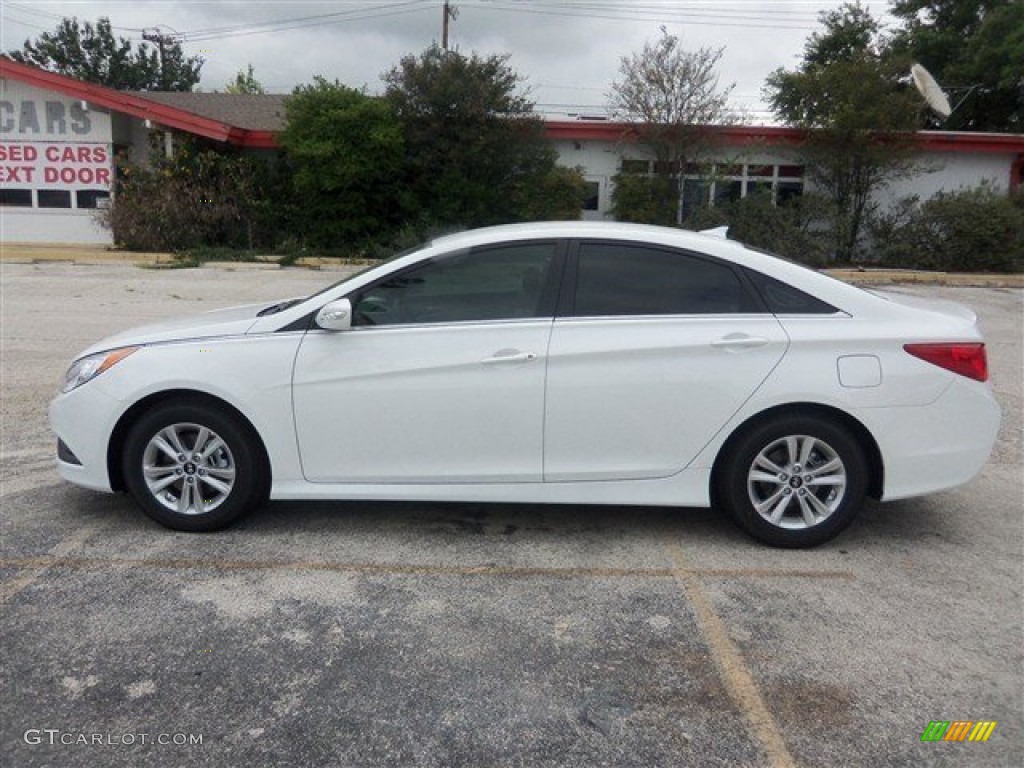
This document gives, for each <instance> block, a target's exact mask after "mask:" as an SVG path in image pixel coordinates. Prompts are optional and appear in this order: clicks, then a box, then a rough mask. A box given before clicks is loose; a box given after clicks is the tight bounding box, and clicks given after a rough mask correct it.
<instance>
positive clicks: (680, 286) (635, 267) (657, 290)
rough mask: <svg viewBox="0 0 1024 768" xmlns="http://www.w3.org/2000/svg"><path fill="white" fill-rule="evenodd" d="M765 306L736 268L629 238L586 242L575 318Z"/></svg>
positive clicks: (579, 269) (727, 310) (727, 311)
mask: <svg viewBox="0 0 1024 768" xmlns="http://www.w3.org/2000/svg"><path fill="white" fill-rule="evenodd" d="M759 311H763V310H761V309H760V308H759V307H758V306H757V304H756V303H755V301H754V299H753V297H751V296H750V294H749V293H748V292H747V290H746V288H745V287H744V285H743V283H742V282H741V281H740V278H739V275H738V274H737V273H736V271H735V270H733V268H732V267H730V266H728V265H726V264H721V263H719V262H716V261H713V260H710V259H704V258H699V257H697V256H693V255H690V254H687V253H683V252H680V251H672V250H666V249H661V248H656V247H649V246H642V245H632V244H628V243H582V244H581V245H580V247H579V260H578V265H577V270H576V301H575V307H574V311H573V314H574V315H575V316H577V317H599V316H605V315H702V314H716V315H717V314H736V313H753V312H759Z"/></svg>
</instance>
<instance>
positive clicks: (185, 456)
mask: <svg viewBox="0 0 1024 768" xmlns="http://www.w3.org/2000/svg"><path fill="white" fill-rule="evenodd" d="M250 432H251V430H249V429H247V425H245V424H244V423H242V422H241V420H240V419H238V418H237V417H235V416H234V415H232V414H229V413H226V412H224V411H221V410H219V409H217V408H214V407H211V406H209V405H206V404H205V403H197V404H182V403H167V404H164V405H160V406H157V407H156V408H154V409H153V410H150V411H148V412H147V413H145V414H144V415H143V416H142V417H141V418H140V419H139V420H138V421H137V422H136V423H135V424H134V426H133V427H132V429H131V430H130V431H129V433H128V437H127V439H126V441H125V450H124V465H123V470H124V478H125V484H126V485H127V487H128V490H129V491H130V492H131V494H132V496H134V497H135V499H136V501H137V502H138V503H139V505H140V506H141V507H142V509H143V511H144V512H145V513H146V514H147V515H149V516H150V517H151V518H153V519H154V520H156V521H157V522H159V523H162V524H163V525H166V526H167V527H168V528H173V529H175V530H178V531H214V530H218V529H220V528H224V527H225V526H227V525H229V524H230V523H232V522H233V521H234V520H236V519H237V518H238V517H239V516H240V515H242V514H244V513H245V512H247V511H248V510H249V509H251V508H252V507H254V506H256V505H257V504H258V503H259V502H260V501H262V495H263V489H264V483H263V482H262V481H261V476H260V474H261V473H260V470H261V466H262V463H261V461H260V454H259V453H258V452H257V448H256V445H255V443H256V441H255V440H254V439H253V436H252V435H251V434H249V433H250Z"/></svg>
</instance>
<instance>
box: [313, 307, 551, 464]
mask: <svg viewBox="0 0 1024 768" xmlns="http://www.w3.org/2000/svg"><path fill="white" fill-rule="evenodd" d="M550 333H551V319H550V318H547V319H536V320H519V321H506V322H500V323H472V324H450V325H436V326H416V327H390V328H386V327H382V328H357V329H353V330H352V331H349V332H343V333H323V332H318V331H313V332H311V333H308V334H307V335H306V337H305V339H304V340H303V342H302V346H301V347H300V348H299V352H298V356H297V358H296V361H295V375H294V383H293V401H294V408H295V425H296V432H297V435H298V441H299V450H300V454H301V457H302V467H303V473H304V474H305V476H306V479H307V480H309V481H311V482H319V483H327V482H350V483H466V482H528V481H535V482H538V481H540V480H541V476H542V471H543V470H542V458H541V457H542V444H541V442H542V439H543V429H542V422H543V417H544V412H543V407H544V364H545V352H546V348H547V344H548V339H549V337H550Z"/></svg>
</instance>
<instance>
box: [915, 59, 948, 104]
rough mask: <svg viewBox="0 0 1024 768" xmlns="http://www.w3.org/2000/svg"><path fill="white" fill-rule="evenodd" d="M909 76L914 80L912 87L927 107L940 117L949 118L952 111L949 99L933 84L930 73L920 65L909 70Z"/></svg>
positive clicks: (933, 80)
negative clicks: (926, 103)
mask: <svg viewBox="0 0 1024 768" xmlns="http://www.w3.org/2000/svg"><path fill="white" fill-rule="evenodd" d="M910 76H911V77H912V78H913V79H914V87H915V88H917V90H918V91H919V92H920V93H921V95H922V96H923V97H924V100H925V101H926V102H928V106H929V107H931V108H932V109H933V110H935V112H936V113H937V114H939V115H942V117H949V116H950V115H951V114H952V113H953V109H952V108H951V107H950V106H949V99H948V98H947V97H946V93H945V91H943V90H942V88H941V87H940V86H939V84H938V83H937V82H935V78H934V77H932V75H931V72H929V71H928V70H927V69H925V68H924V67H922V66H921V65H920V64H914V66H912V67H911V68H910Z"/></svg>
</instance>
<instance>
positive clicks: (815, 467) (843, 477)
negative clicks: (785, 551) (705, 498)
mask: <svg viewBox="0 0 1024 768" xmlns="http://www.w3.org/2000/svg"><path fill="white" fill-rule="evenodd" d="M867 479H868V470H867V461H866V460H865V458H864V451H863V450H862V448H861V446H860V444H859V443H858V442H857V440H856V439H855V438H854V437H853V436H852V435H851V434H850V432H849V431H848V430H847V429H845V428H844V427H842V426H840V425H839V424H837V423H834V422H832V421H829V420H826V419H823V418H819V417H817V416H784V417H779V418H776V419H773V420H771V421H767V422H764V423H762V424H760V425H758V426H756V427H754V428H753V429H751V430H749V431H747V432H746V433H744V434H742V435H740V437H739V438H738V440H736V441H735V442H734V443H733V444H732V445H731V446H730V448H729V455H728V456H727V458H726V459H725V462H724V464H723V466H722V467H721V470H720V473H719V477H718V481H719V482H718V498H719V500H720V501H721V502H722V504H723V505H724V506H725V508H726V509H727V510H728V511H729V513H730V514H731V515H732V517H733V519H734V520H736V522H737V523H739V525H740V527H742V528H743V529H744V530H745V531H747V532H748V533H749V534H751V535H752V536H754V537H755V538H757V539H760V540H761V541H763V542H765V543H767V544H771V545H773V546H780V547H811V546H815V545H817V544H821V543H822V542H825V541H828V540H829V539H831V538H832V537H833V536H835V535H836V534H838V533H839V532H840V531H841V530H843V529H844V528H845V527H846V526H847V525H849V524H850V522H851V521H852V520H853V518H854V517H855V516H856V515H857V513H858V512H859V511H860V508H861V506H862V505H863V503H864V497H865V495H866V493H867Z"/></svg>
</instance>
